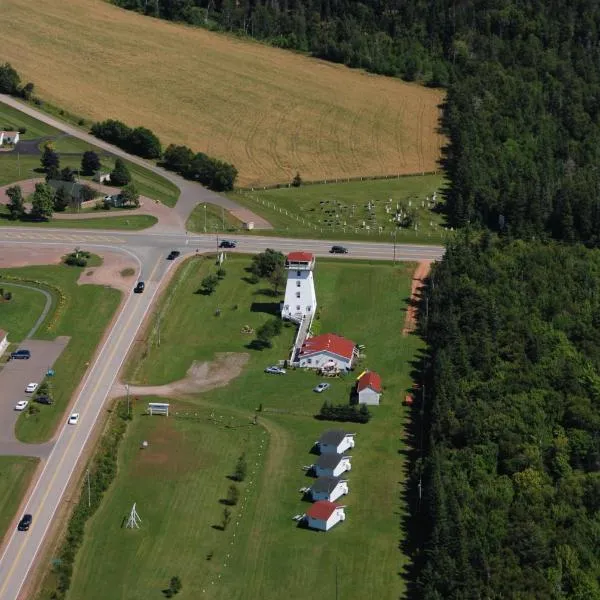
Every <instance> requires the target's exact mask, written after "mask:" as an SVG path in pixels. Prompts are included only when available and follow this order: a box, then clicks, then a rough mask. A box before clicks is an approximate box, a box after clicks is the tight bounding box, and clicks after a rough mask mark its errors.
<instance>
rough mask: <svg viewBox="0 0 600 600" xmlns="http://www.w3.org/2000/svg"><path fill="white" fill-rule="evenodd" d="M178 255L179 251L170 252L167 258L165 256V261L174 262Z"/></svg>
mask: <svg viewBox="0 0 600 600" xmlns="http://www.w3.org/2000/svg"><path fill="white" fill-rule="evenodd" d="M180 254H181V252H179V250H171V252H169V256H167V260H175V259H176V258H177V257H178V256H179V255H180Z"/></svg>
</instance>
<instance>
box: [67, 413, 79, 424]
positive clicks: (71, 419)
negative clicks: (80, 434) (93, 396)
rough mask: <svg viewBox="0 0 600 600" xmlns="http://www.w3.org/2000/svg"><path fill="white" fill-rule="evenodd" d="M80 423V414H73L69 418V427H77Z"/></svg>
mask: <svg viewBox="0 0 600 600" xmlns="http://www.w3.org/2000/svg"><path fill="white" fill-rule="evenodd" d="M77 423H79V413H72V414H71V416H70V417H69V425H77Z"/></svg>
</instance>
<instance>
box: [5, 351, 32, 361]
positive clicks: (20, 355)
mask: <svg viewBox="0 0 600 600" xmlns="http://www.w3.org/2000/svg"><path fill="white" fill-rule="evenodd" d="M10 357H11V358H17V359H21V360H29V359H30V358H31V352H30V351H29V350H17V351H16V352H11V353H10Z"/></svg>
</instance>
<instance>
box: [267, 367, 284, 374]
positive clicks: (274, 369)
mask: <svg viewBox="0 0 600 600" xmlns="http://www.w3.org/2000/svg"><path fill="white" fill-rule="evenodd" d="M265 373H270V374H271V375H285V369H282V368H281V367H275V366H273V367H267V368H266V369H265Z"/></svg>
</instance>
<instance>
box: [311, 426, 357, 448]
mask: <svg viewBox="0 0 600 600" xmlns="http://www.w3.org/2000/svg"><path fill="white" fill-rule="evenodd" d="M354 436H355V434H354V433H346V432H345V431H343V430H341V429H328V430H327V431H325V432H324V433H323V435H321V437H320V438H319V440H318V441H317V446H318V447H319V452H320V453H321V454H343V453H344V452H346V450H349V449H350V448H354Z"/></svg>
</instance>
